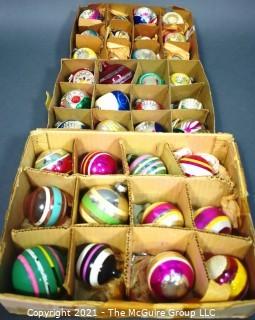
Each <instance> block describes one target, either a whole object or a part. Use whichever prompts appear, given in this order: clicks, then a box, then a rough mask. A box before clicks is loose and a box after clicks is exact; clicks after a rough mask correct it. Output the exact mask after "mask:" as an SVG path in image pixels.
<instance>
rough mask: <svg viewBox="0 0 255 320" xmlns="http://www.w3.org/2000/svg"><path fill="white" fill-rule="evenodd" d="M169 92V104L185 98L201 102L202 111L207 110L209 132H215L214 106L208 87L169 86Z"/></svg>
mask: <svg viewBox="0 0 255 320" xmlns="http://www.w3.org/2000/svg"><path fill="white" fill-rule="evenodd" d="M170 91H171V104H177V103H178V102H180V101H181V100H183V99H186V98H194V99H197V100H198V101H199V102H201V103H202V105H203V109H205V110H208V116H207V121H206V124H207V126H208V128H210V131H212V132H215V121H214V106H213V101H212V96H211V92H210V87H209V85H207V84H205V83H204V84H202V83H194V84H192V85H190V86H171V87H170Z"/></svg>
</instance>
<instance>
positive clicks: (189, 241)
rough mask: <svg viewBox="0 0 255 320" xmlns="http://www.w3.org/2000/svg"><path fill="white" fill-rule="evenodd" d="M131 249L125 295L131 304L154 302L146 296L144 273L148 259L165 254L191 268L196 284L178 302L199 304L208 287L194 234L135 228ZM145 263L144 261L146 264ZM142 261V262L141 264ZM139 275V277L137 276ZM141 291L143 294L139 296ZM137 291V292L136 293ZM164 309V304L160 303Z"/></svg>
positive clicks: (162, 228)
mask: <svg viewBox="0 0 255 320" xmlns="http://www.w3.org/2000/svg"><path fill="white" fill-rule="evenodd" d="M132 231H133V232H132V238H131V239H132V242H130V243H129V245H130V249H129V251H130V256H131V260H130V261H129V269H128V270H129V273H128V280H129V281H128V293H129V298H130V300H138V301H143V302H151V303H153V302H154V303H155V302H157V301H156V300H155V299H154V298H153V297H152V296H151V295H150V293H149V289H148V286H147V285H146V282H147V281H146V273H147V272H146V270H147V265H148V262H149V260H150V259H149V258H148V256H146V255H149V256H155V255H157V254H159V253H161V252H165V251H176V252H178V253H181V254H182V255H184V256H185V257H186V258H187V259H188V260H189V261H190V263H191V264H192V266H193V269H194V272H195V283H194V287H193V289H192V291H191V292H190V293H189V294H188V295H187V296H186V297H184V298H182V299H180V300H179V302H182V303H188V301H191V300H192V301H198V300H199V298H200V297H201V296H202V295H203V293H204V292H205V290H206V286H207V278H206V270H205V267H204V264H203V260H202V256H201V255H200V250H199V247H198V244H197V241H196V237H195V234H194V233H193V231H189V230H180V229H174V228H167V227H153V228H151V227H147V226H141V227H134V228H133V230H132ZM145 259H146V260H145ZM143 260H145V261H143ZM138 273H139V276H138ZM141 290H142V292H141ZM139 291H140V292H139ZM161 306H162V307H163V306H164V307H163V308H167V307H168V306H169V305H168V304H167V303H162V304H161Z"/></svg>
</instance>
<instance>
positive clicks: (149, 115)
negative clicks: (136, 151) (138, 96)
mask: <svg viewBox="0 0 255 320" xmlns="http://www.w3.org/2000/svg"><path fill="white" fill-rule="evenodd" d="M131 114H132V120H133V125H134V130H135V131H136V126H138V125H139V124H140V123H141V122H144V121H155V122H157V123H159V124H160V125H161V126H162V127H163V128H164V129H165V132H166V133H167V132H171V130H172V129H171V111H170V110H158V111H144V110H132V112H131ZM165 132H164V133H165ZM136 133H138V134H139V133H141V132H138V131H136ZM142 133H143V132H142ZM154 133H157V134H159V132H154Z"/></svg>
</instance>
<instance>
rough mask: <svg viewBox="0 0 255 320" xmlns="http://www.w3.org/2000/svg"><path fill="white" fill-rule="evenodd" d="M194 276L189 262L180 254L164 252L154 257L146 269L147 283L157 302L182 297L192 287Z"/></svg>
mask: <svg viewBox="0 0 255 320" xmlns="http://www.w3.org/2000/svg"><path fill="white" fill-rule="evenodd" d="M194 280H195V274H194V270H193V267H192V265H191V264H190V262H189V261H188V260H187V259H186V258H185V257H184V256H183V255H181V254H180V253H178V252H175V251H166V252H162V253H159V254H158V255H156V256H154V257H153V258H152V259H151V261H150V262H149V264H148V267H147V283H148V287H149V290H150V292H151V294H152V295H153V296H154V298H156V299H157V300H175V299H180V298H182V297H184V296H185V295H186V294H187V293H188V292H189V291H190V290H191V289H192V287H193V285H194Z"/></svg>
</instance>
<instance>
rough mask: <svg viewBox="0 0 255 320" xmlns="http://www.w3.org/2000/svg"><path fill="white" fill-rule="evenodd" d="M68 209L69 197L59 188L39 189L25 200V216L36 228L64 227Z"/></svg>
mask: <svg viewBox="0 0 255 320" xmlns="http://www.w3.org/2000/svg"><path fill="white" fill-rule="evenodd" d="M67 209H68V199H67V196H66V194H65V192H64V191H62V190H60V189H59V188H57V187H45V186H44V187H38V188H36V189H35V190H34V191H32V192H31V193H29V194H28V195H27V196H26V198H25V200H24V214H25V216H26V217H27V218H28V220H29V222H30V223H31V224H33V225H34V226H36V227H39V226H46V227H51V226H56V225H62V224H63V223H64V222H65V220H66V215H67Z"/></svg>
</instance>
